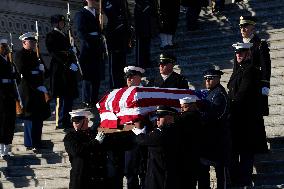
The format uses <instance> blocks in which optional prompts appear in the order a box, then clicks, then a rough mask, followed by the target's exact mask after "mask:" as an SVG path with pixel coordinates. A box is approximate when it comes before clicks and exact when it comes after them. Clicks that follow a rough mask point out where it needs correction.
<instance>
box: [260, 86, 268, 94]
mask: <svg viewBox="0 0 284 189" xmlns="http://www.w3.org/2000/svg"><path fill="white" fill-rule="evenodd" d="M269 91H270V89H269V88H268V87H262V89H261V94H262V95H265V96H268V95H269Z"/></svg>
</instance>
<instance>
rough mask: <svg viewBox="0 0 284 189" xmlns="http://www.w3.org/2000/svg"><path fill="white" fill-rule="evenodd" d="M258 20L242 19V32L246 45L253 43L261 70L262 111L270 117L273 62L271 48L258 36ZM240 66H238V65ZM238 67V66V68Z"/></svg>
mask: <svg viewBox="0 0 284 189" xmlns="http://www.w3.org/2000/svg"><path fill="white" fill-rule="evenodd" d="M255 25H256V18H255V17H252V16H241V17H240V23H239V26H240V30H241V35H242V38H243V42H244V43H252V44H253V47H252V48H251V52H252V59H253V64H254V65H255V67H256V68H257V69H258V70H259V74H260V76H259V77H260V78H259V80H260V86H259V92H260V93H261V94H262V95H261V105H262V106H261V109H262V114H263V116H268V115H269V107H268V95H269V90H270V77H271V60H270V54H269V51H270V50H269V47H268V44H267V42H266V41H265V40H263V39H260V37H259V36H258V35H257V34H256V28H255ZM237 65H238V64H237ZM237 65H236V66H237Z"/></svg>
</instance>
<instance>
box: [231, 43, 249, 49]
mask: <svg viewBox="0 0 284 189" xmlns="http://www.w3.org/2000/svg"><path fill="white" fill-rule="evenodd" d="M232 46H233V47H234V48H235V49H236V50H238V49H249V48H251V47H252V46H253V44H252V43H235V44H233V45H232Z"/></svg>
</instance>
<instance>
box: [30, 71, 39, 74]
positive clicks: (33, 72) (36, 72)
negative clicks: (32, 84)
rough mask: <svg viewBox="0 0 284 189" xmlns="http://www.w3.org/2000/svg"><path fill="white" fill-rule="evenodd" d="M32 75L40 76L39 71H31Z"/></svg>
mask: <svg viewBox="0 0 284 189" xmlns="http://www.w3.org/2000/svg"><path fill="white" fill-rule="evenodd" d="M31 73H32V74H33V75H36V74H39V71H37V70H35V71H31Z"/></svg>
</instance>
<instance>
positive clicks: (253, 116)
mask: <svg viewBox="0 0 284 189" xmlns="http://www.w3.org/2000/svg"><path fill="white" fill-rule="evenodd" d="M192 2H193V1H188V2H185V4H186V5H187V6H188V7H190V8H188V13H187V17H188V20H187V21H188V29H189V30H193V29H196V28H194V27H195V26H196V25H195V24H192V22H196V20H195V21H191V20H190V19H192V18H194V17H196V15H197V16H198V14H199V13H198V14H197V12H198V10H196V11H195V10H191V8H192V6H191V5H190V3H192ZM196 2H199V1H196ZM200 2H201V1H200ZM84 3H85V6H84V7H83V8H82V9H80V10H79V11H78V12H77V13H76V15H75V17H74V20H75V22H74V23H75V27H76V30H77V34H78V37H79V40H80V46H81V49H80V51H79V50H77V49H76V47H73V46H72V43H70V33H69V35H67V34H66V33H64V27H65V24H66V23H65V21H66V20H65V17H64V16H63V15H54V16H52V17H51V24H52V27H53V30H52V31H51V32H49V33H48V34H47V36H46V40H45V43H46V47H47V50H48V52H49V54H50V56H51V62H50V67H49V68H47V66H46V65H45V63H44V62H43V60H42V58H41V56H40V53H39V49H38V35H37V33H35V32H27V33H24V34H23V35H21V36H19V39H20V40H21V41H22V49H21V50H19V51H18V52H16V54H15V60H13V59H12V57H13V56H12V55H13V54H12V51H11V49H9V45H8V40H7V39H1V40H0V55H1V56H0V68H1V69H0V112H1V115H0V156H1V157H8V156H9V152H10V150H11V149H10V148H11V146H10V145H11V144H12V140H13V135H14V128H15V120H16V113H17V112H16V109H15V107H16V104H17V102H20V106H21V110H22V112H21V114H18V115H19V116H20V118H21V119H22V120H23V123H24V145H25V147H26V148H27V150H36V149H40V148H42V146H41V135H42V127H43V121H44V120H46V119H47V118H49V117H50V112H51V110H50V106H49V101H50V96H51V97H52V98H53V99H55V102H56V109H55V114H56V127H55V128H56V129H66V130H70V132H68V133H67V134H66V136H65V138H64V145H65V148H66V151H67V153H68V155H69V159H70V162H71V166H72V169H71V172H70V188H73V189H75V188H78V189H81V188H100V189H122V188H123V177H124V176H125V177H126V179H127V187H128V189H138V188H140V189H160V188H161V189H162V188H168V189H176V188H177V189H178V188H184V186H187V187H186V188H196V187H197V186H198V188H200V189H203V188H210V166H214V167H215V171H216V176H217V187H218V188H227V187H228V186H249V187H251V186H252V184H253V182H252V181H253V178H252V174H253V163H254V156H255V154H258V153H265V152H267V151H268V148H267V144H266V133H265V127H264V121H263V116H267V115H268V114H269V109H268V95H269V88H270V76H271V62H270V55H269V48H268V45H267V43H266V42H265V41H264V40H261V39H260V38H259V37H258V36H257V34H256V33H255V25H256V20H255V18H254V17H252V16H241V17H240V23H239V26H240V30H241V34H242V39H243V41H242V42H241V43H235V44H233V47H234V48H235V55H234V57H235V58H234V67H233V73H232V75H231V77H230V80H229V82H228V84H227V90H226V89H225V87H224V86H222V85H221V83H220V79H221V76H222V75H223V72H222V71H221V70H216V69H208V70H206V71H205V72H204V75H203V76H204V83H205V88H206V89H207V90H208V95H207V97H206V99H203V100H197V99H195V98H192V97H186V98H183V99H180V105H181V110H180V111H178V110H177V109H175V108H172V107H169V106H167V105H161V106H158V107H157V110H156V112H155V114H154V115H152V116H151V117H148V116H145V117H144V118H143V119H142V118H141V119H136V120H133V125H134V127H133V129H132V130H130V131H123V132H117V133H111V134H104V133H102V132H99V131H98V130H97V128H95V129H91V128H90V127H89V124H88V118H89V113H88V112H87V111H73V112H72V107H73V100H74V99H75V98H77V97H78V96H79V90H78V86H77V84H78V77H77V75H78V72H79V71H80V70H81V71H82V73H81V78H82V103H83V104H84V106H85V107H88V108H91V109H92V108H94V107H95V104H96V103H97V102H98V98H99V89H100V82H101V77H102V70H103V68H104V67H105V65H104V61H103V59H104V55H107V60H108V63H109V73H110V89H115V88H121V87H131V86H143V84H142V82H141V79H142V76H143V74H145V70H146V69H147V68H149V67H153V66H155V65H152V64H153V63H152V61H151V60H150V52H151V49H150V43H151V38H152V36H153V33H155V32H156V31H155V30H156V29H157V27H156V24H157V23H159V24H161V25H160V27H159V32H160V33H159V36H160V38H161V46H160V47H161V50H163V51H162V53H161V54H160V56H159V57H158V60H159V61H158V65H156V66H158V67H159V74H158V75H156V76H155V78H154V80H153V81H151V82H149V83H147V85H144V87H159V88H178V89H189V86H188V81H187V79H186V77H185V76H183V75H181V74H179V73H176V72H174V71H173V67H174V65H175V64H177V63H178V62H177V57H175V56H174V55H172V54H169V53H167V52H164V50H166V49H172V48H175V44H174V43H173V36H174V34H175V32H176V28H177V21H178V13H179V6H180V4H179V3H177V2H176V1H166V0H161V1H160V4H158V3H157V2H155V1H148V0H136V4H135V10H134V18H135V19H134V20H135V36H136V40H135V41H136V44H135V45H136V46H135V49H136V64H135V65H127V59H126V57H127V56H126V55H127V52H128V51H129V48H130V47H131V45H133V44H132V42H133V41H132V40H133V39H132V38H131V37H133V34H132V31H133V30H132V29H131V23H130V19H129V18H130V13H129V9H128V4H127V1H114V0H103V1H102V2H101V3H102V9H103V10H104V13H105V15H106V16H107V18H108V23H107V25H106V28H105V38H106V41H105V40H102V39H104V38H103V28H102V27H101V26H102V20H100V19H99V12H98V10H97V9H96V2H95V1H94V0H85V1H84ZM216 3H217V5H219V4H218V3H222V1H217V0H216ZM198 6H201V5H200V4H199V5H198ZM220 7H222V5H220ZM195 12H196V14H195ZM192 14H195V16H194V15H192ZM105 42H106V43H105ZM8 55H10V56H8ZM78 57H79V59H78ZM77 59H78V61H77ZM47 77H50V87H49V88H50V90H47V89H48V87H46V86H45V84H44V80H45V79H46V78H47ZM153 120H154V121H153ZM252 137H253V140H252V139H251V138H252Z"/></svg>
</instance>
